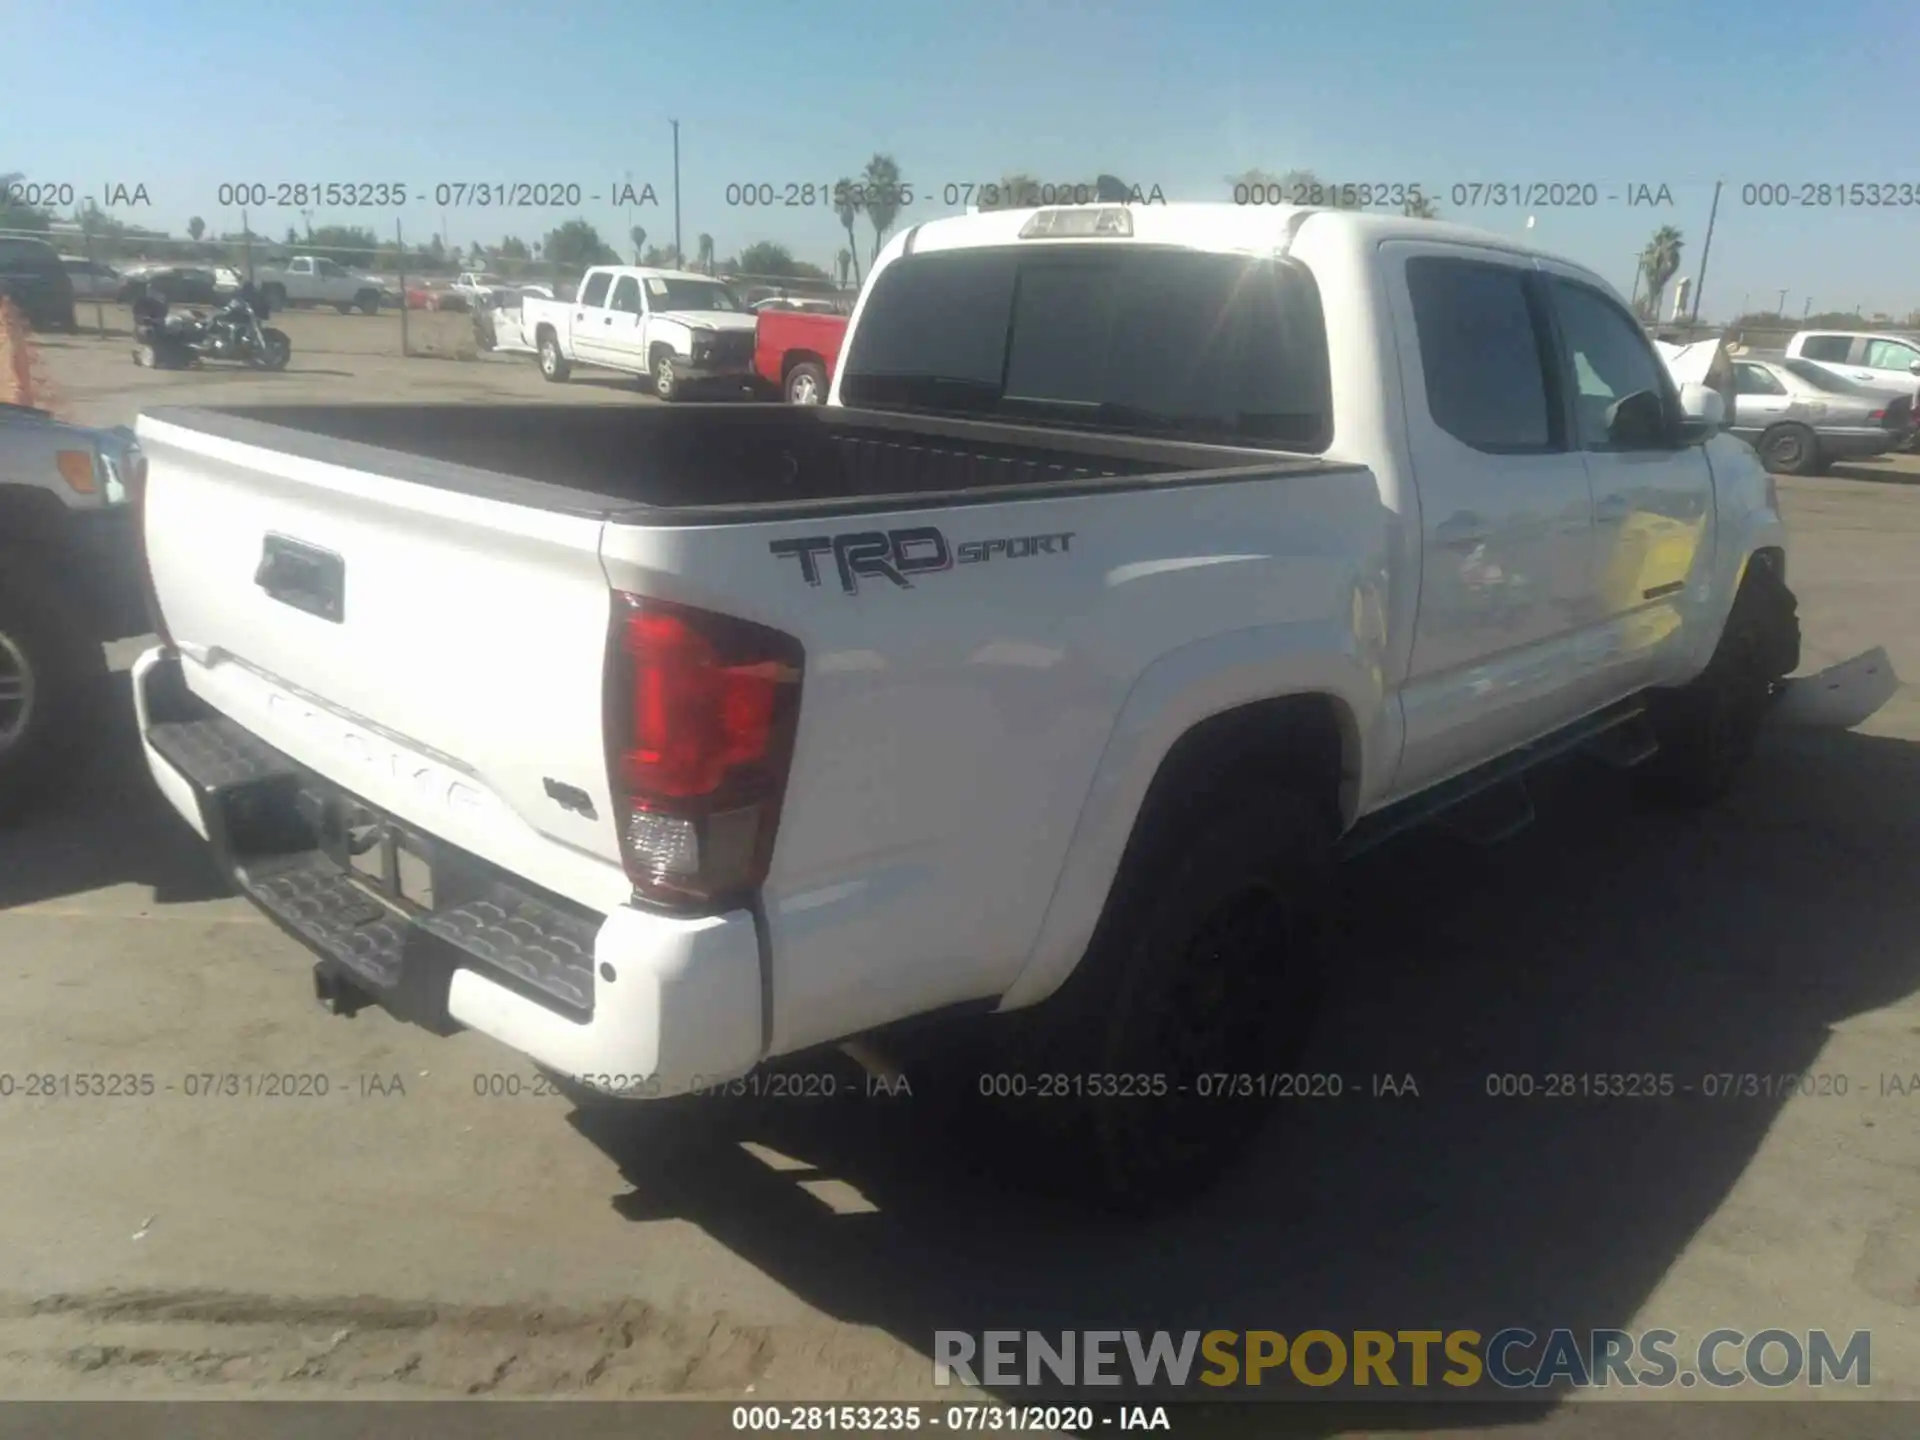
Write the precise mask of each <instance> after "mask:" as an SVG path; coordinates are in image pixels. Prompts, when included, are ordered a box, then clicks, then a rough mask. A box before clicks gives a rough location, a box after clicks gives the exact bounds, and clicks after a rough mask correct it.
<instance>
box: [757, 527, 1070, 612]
mask: <svg viewBox="0 0 1920 1440" xmlns="http://www.w3.org/2000/svg"><path fill="white" fill-rule="evenodd" d="M1073 534H1074V532H1073V531H1071V530H1069V531H1066V532H1065V533H1063V534H1054V535H1015V536H1013V537H1011V538H1008V539H1004V540H962V541H961V542H960V543H959V544H958V545H950V544H948V543H947V537H946V536H945V535H942V534H941V533H940V532H939V531H938V530H936V529H935V528H934V527H933V526H931V525H920V526H915V527H914V528H912V529H909V530H854V531H850V532H848V533H847V534H845V535H812V536H809V537H807V538H806V539H804V540H775V541H772V542H771V543H770V544H769V545H768V546H767V548H768V549H769V550H771V551H772V552H773V553H774V554H775V555H777V556H781V557H783V558H784V557H788V556H791V557H792V558H793V559H795V560H798V561H799V562H800V575H801V578H802V579H804V580H805V581H806V582H807V584H809V585H818V584H819V583H820V557H821V556H822V555H827V554H831V555H832V556H833V566H834V569H836V570H837V571H839V572H840V588H841V589H842V590H845V591H846V592H847V594H849V595H857V594H859V593H860V582H861V581H862V580H891V581H892V582H893V583H894V584H896V585H898V586H899V587H900V588H901V589H902V590H911V589H912V588H913V581H912V580H910V579H909V578H908V577H909V576H912V575H933V574H937V573H938V572H940V571H943V570H951V569H953V567H954V566H955V565H956V564H958V565H982V564H985V563H986V562H987V561H989V560H994V559H1005V560H1024V559H1027V558H1028V557H1029V556H1033V555H1065V554H1067V553H1068V550H1069V547H1070V546H1071V544H1072V541H1073Z"/></svg>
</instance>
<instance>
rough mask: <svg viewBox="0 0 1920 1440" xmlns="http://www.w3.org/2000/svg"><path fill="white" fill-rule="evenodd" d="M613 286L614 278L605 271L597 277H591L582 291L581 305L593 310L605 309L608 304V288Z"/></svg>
mask: <svg viewBox="0 0 1920 1440" xmlns="http://www.w3.org/2000/svg"><path fill="white" fill-rule="evenodd" d="M611 284H613V276H612V275H611V274H609V273H608V272H607V271H605V270H602V271H601V272H600V273H599V274H597V275H589V276H588V277H587V283H586V285H585V286H584V287H582V289H581V291H580V303H581V304H582V305H583V306H587V307H590V308H593V309H599V308H601V307H603V306H604V305H605V304H606V303H607V287H608V286H609V285H611Z"/></svg>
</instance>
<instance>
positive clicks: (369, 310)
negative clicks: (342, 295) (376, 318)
mask: <svg viewBox="0 0 1920 1440" xmlns="http://www.w3.org/2000/svg"><path fill="white" fill-rule="evenodd" d="M352 308H355V309H358V310H359V312H360V313H361V314H362V315H378V314H379V313H380V292H379V291H378V290H362V291H361V292H360V294H359V296H358V298H357V299H356V300H355V301H354V305H353V307H352Z"/></svg>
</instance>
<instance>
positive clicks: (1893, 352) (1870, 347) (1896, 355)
mask: <svg viewBox="0 0 1920 1440" xmlns="http://www.w3.org/2000/svg"><path fill="white" fill-rule="evenodd" d="M1916 360H1920V350H1916V349H1914V348H1913V346H1911V345H1903V344H1901V343H1900V342H1899V341H1898V340H1869V341H1868V342H1867V368H1868V369H1869V370H1905V369H1906V368H1907V367H1908V366H1909V365H1911V364H1913V362H1914V361H1916Z"/></svg>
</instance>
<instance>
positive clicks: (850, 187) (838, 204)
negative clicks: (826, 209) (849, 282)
mask: <svg viewBox="0 0 1920 1440" xmlns="http://www.w3.org/2000/svg"><path fill="white" fill-rule="evenodd" d="M864 208H865V207H864V206H863V205H862V204H861V203H860V193H859V188H858V182H857V181H853V180H848V179H844V178H843V179H841V180H840V181H839V182H838V183H837V184H835V185H834V187H833V213H834V214H835V215H838V216H839V217H840V228H841V229H843V230H845V231H846V232H847V244H848V245H849V246H851V247H852V249H853V283H854V284H856V285H858V284H859V283H860V241H859V240H858V238H856V237H855V235H854V233H853V222H854V221H855V220H858V219H859V218H860V212H861V210H862V209H864Z"/></svg>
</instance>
